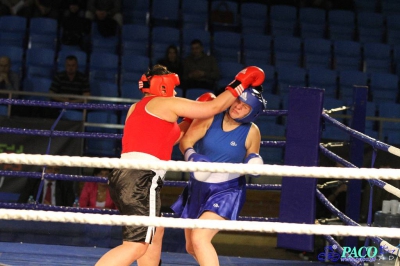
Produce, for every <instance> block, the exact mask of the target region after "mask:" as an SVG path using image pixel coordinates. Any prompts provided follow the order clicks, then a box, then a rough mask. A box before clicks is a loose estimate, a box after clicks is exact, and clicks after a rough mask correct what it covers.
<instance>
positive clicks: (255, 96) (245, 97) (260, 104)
mask: <svg viewBox="0 0 400 266" xmlns="http://www.w3.org/2000/svg"><path fill="white" fill-rule="evenodd" d="M259 89H260V90H259ZM261 92H262V87H261V86H259V87H257V89H255V88H248V89H247V90H245V91H244V92H243V93H242V94H241V95H240V96H239V100H240V101H242V102H243V103H245V104H248V105H249V106H250V107H251V110H250V112H249V113H248V114H247V115H246V116H244V117H242V118H236V119H234V120H235V121H236V122H239V123H250V122H253V121H254V120H256V118H257V117H258V116H259V115H260V114H261V113H262V112H263V111H264V110H265V109H267V101H265V100H264V98H263V97H262V94H261Z"/></svg>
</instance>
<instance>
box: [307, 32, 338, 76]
mask: <svg viewBox="0 0 400 266" xmlns="http://www.w3.org/2000/svg"><path fill="white" fill-rule="evenodd" d="M303 51H304V52H303V54H304V67H305V68H316V67H321V68H327V69H331V68H332V43H331V41H329V40H326V39H320V38H305V39H304V40H303Z"/></svg>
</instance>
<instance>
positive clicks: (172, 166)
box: [0, 153, 400, 179]
mask: <svg viewBox="0 0 400 266" xmlns="http://www.w3.org/2000/svg"><path fill="white" fill-rule="evenodd" d="M0 162H1V163H9V164H24V165H25V164H28V165H58V166H69V167H73V166H75V167H104V168H129V169H159V170H170V171H181V172H195V171H199V172H204V171H208V172H215V173H239V174H259V175H267V176H295V177H310V178H317V177H319V178H344V179H351V178H353V179H400V171H399V170H398V169H370V168H368V169H367V168H344V167H342V168H341V167H339V168H335V170H334V171H333V170H332V167H306V166H283V165H268V164H262V165H261V164H260V165H257V164H252V165H251V166H249V165H247V164H233V163H205V162H183V161H143V160H130V159H119V158H104V157H102V158H99V157H80V156H65V155H34V154H15V153H0Z"/></svg>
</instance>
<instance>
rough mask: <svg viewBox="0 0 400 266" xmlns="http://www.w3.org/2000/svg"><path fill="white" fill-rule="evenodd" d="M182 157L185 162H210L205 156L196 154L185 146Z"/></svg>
mask: <svg viewBox="0 0 400 266" xmlns="http://www.w3.org/2000/svg"><path fill="white" fill-rule="evenodd" d="M184 157H185V161H187V162H210V159H208V157H207V156H205V155H202V154H198V153H197V152H196V151H195V150H194V149H193V148H187V149H186V151H185V155H184Z"/></svg>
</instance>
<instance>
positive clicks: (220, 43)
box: [212, 31, 242, 62]
mask: <svg viewBox="0 0 400 266" xmlns="http://www.w3.org/2000/svg"><path fill="white" fill-rule="evenodd" d="M213 38H214V41H213V44H212V54H213V55H214V56H215V58H216V59H217V60H218V61H231V62H240V56H241V53H240V51H241V38H242V37H241V34H240V33H236V32H230V31H217V32H214V36H213ZM227 40H229V42H227Z"/></svg>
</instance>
